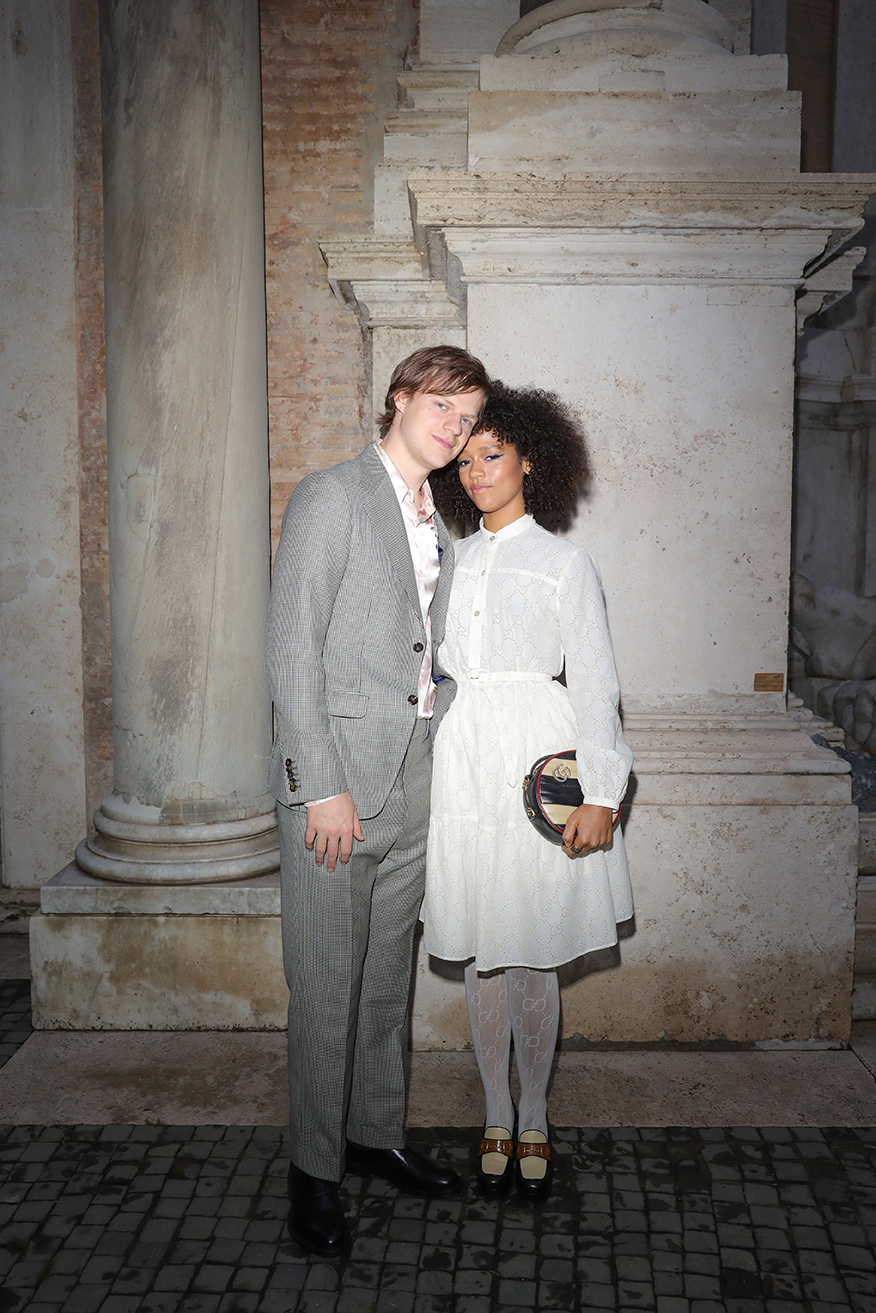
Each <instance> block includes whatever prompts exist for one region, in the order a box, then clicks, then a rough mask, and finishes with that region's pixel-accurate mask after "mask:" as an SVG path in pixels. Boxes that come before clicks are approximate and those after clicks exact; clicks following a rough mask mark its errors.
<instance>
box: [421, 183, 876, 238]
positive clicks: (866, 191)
mask: <svg viewBox="0 0 876 1313" xmlns="http://www.w3.org/2000/svg"><path fill="white" fill-rule="evenodd" d="M408 189H409V192H410V195H411V208H412V213H413V219H414V229H415V238H416V243H417V245H418V246H419V248H420V249H421V250H422V249H424V244H425V230H426V229H428V228H434V227H440V228H447V227H462V228H475V227H477V228H494V227H496V226H497V220H498V221H499V222H500V223H501V226H503V227H512V228H532V227H538V228H581V227H605V228H617V227H623V228H627V227H631V228H635V227H655V226H656V227H668V228H674V227H678V226H682V227H685V228H700V229H713V228H737V227H738V228H770V229H783V230H793V229H797V228H807V229H811V228H818V229H822V230H828V231H830V230H839V232H838V235H837V237H836V241H840V240H844V239H845V238H847V237H848V236H849V235H850V234H851V233H853V232H855V231H857V229H858V228H859V227H860V226H861V222H862V220H861V218H860V214H861V210H862V209H863V206H864V202H865V201H866V200H867V198H868V197H869V196H870V195H871V194H872V193H873V192H874V191H876V175H874V174H859V173H852V174H842V173H836V174H833V173H829V174H818V173H811V174H799V175H796V176H794V177H792V178H786V179H782V178H764V179H752V178H733V177H728V178H707V177H677V178H668V177H662V176H655V175H652V174H638V175H634V174H579V175H575V176H569V175H564V176H558V175H553V176H550V175H544V176H537V175H534V174H476V173H469V172H467V171H465V170H462V169H458V170H456V169H444V170H441V171H438V170H425V169H412V170H411V172H410V173H409V174H408Z"/></svg>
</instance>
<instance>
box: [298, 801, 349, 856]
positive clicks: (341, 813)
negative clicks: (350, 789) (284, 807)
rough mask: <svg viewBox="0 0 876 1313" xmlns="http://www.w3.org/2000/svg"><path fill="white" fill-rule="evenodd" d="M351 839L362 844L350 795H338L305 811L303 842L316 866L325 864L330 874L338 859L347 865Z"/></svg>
mask: <svg viewBox="0 0 876 1313" xmlns="http://www.w3.org/2000/svg"><path fill="white" fill-rule="evenodd" d="M354 839H358V840H359V842H360V843H361V841H362V826H361V825H360V824H359V814H358V812H357V811H356V808H355V807H354V806H353V799H352V798H351V797H350V795H349V793H339V794H338V796H337V797H336V798H329V800H328V802H317V803H314V805H313V806H312V807H308V808H307V832H306V833H305V835H304V842H305V844H306V846H307V848H308V849H309V850H310V851H311V852H313V853H314V856H315V857H316V864H317V866H322V864H323V862H325V868H326V870H327V871H333V870H334V869H335V866H336V865H337V863H338V859H339V858H340V860H341V861H342V862H348V861H349V860H350V853H351V852H352V851H353V840H354Z"/></svg>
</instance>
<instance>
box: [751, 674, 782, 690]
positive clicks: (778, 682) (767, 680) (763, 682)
mask: <svg viewBox="0 0 876 1313" xmlns="http://www.w3.org/2000/svg"><path fill="white" fill-rule="evenodd" d="M754 691H755V693H784V691H785V676H784V675H755V677H754Z"/></svg>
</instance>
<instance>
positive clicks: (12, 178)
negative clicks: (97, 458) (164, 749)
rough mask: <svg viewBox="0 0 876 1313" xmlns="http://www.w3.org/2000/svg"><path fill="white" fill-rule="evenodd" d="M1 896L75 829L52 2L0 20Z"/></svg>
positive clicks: (67, 183) (62, 256)
mask: <svg viewBox="0 0 876 1313" xmlns="http://www.w3.org/2000/svg"><path fill="white" fill-rule="evenodd" d="M0 15H2V20H3V21H2V34H0V35H2V40H0V124H2V125H3V128H2V129H0V376H2V391H0V432H2V434H3V444H2V466H0V488H2V500H0V517H2V526H0V528H2V557H0V588H2V592H0V630H2V644H0V652H2V655H0V686H2V704H0V772H2V790H3V827H2V829H3V833H2V843H3V883H4V884H6V885H12V886H15V887H19V888H32V887H34V886H37V885H39V884H41V883H42V881H43V880H45V879H47V878H48V877H49V876H51V875H53V874H54V872H55V871H57V870H58V868H59V867H60V866H62V865H63V864H64V862H65V861H67V860H68V858H69V854H70V852H71V851H72V848H73V847H74V846H75V844H76V842H77V841H78V839H79V838H81V836H82V833H83V831H84V829H85V822H86V812H85V771H84V765H83V761H84V742H83V718H82V685H81V622H80V610H79V595H80V547H79V495H78V475H79V449H78V415H77V400H76V398H77V383H76V378H77V360H76V334H75V323H76V286H75V255H74V214H73V74H72V61H71V56H70V13H69V5H68V4H67V3H66V2H65V0H40V3H36V4H28V5H25V4H22V3H19V4H15V5H12V4H9V5H4V6H3V8H2V10H0Z"/></svg>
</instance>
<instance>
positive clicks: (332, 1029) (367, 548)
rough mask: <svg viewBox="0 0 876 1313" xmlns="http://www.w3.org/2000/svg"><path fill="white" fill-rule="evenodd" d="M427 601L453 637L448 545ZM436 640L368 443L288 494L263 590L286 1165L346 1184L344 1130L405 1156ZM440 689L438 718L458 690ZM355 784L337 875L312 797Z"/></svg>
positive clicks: (438, 630)
mask: <svg viewBox="0 0 876 1313" xmlns="http://www.w3.org/2000/svg"><path fill="white" fill-rule="evenodd" d="M436 524H437V528H438V540H439V545H440V547H441V549H442V560H441V570H440V574H439V579H438V584H437V588H436V591H435V596H434V598H433V600H432V605H431V608H430V615H431V622H432V643H433V651H434V650H435V649H436V648H437V646H438V644H439V643H440V641H441V638H442V636H443V632H444V619H445V616H446V612H447V598H448V594H449V590H450V582H451V574H452V557H453V548H452V544H451V541H450V538H449V536H448V534H447V531H446V529H445V527H444V525H443V523H441V521H440V519H439V517H438V516H437V515H436ZM425 641H426V634H425V627H424V624H423V618H422V613H421V610H420V602H419V596H418V593H417V584H416V578H415V575H414V567H413V562H412V560H411V553H410V547H409V545H408V539H407V534H406V532H405V526H404V521H403V519H402V513H401V508H400V507H399V504H398V499H397V496H396V493H395V491H394V489H393V487H392V484H391V482H390V480H389V476H388V475H387V473H386V470H385V468H384V466H383V463H382V461H381V459H380V457H379V456H378V454H377V452H376V451H375V449H374V447H373V446H371V445H369V446H368V447H366V448H365V450H364V451H363V452H361V453H360V455H359V456H357V457H356V458H355V460H351V461H347V462H345V463H344V464H343V465H336V466H334V467H333V468H331V469H328V470H323V471H321V472H319V473H317V474H311V475H308V476H307V477H306V478H305V479H303V480H302V481H301V483H300V484H299V485H298V487H297V488H296V489H295V491H294V492H293V494H292V496H291V498H290V500H289V505H288V506H287V508H286V514H285V516H284V518H283V529H282V533H281V536H280V543H279V546H278V548H277V556H276V560H275V563H274V576H273V582H272V586H271V609H270V615H269V621H268V642H267V666H268V675H269V679H270V682H271V689H272V693H273V698H274V705H275V709H276V715H277V734H276V739H275V742H274V748H273V753H272V757H271V767H270V774H269V777H268V787H269V788H270V790H271V792H272V793H273V794H274V796H275V797H276V798H277V801H278V802H279V803H280V804H281V805H280V806H279V807H278V809H277V812H278V820H279V826H280V857H281V892H282V913H283V955H284V964H285V969H286V979H287V982H288V984H289V991H290V1002H289V1094H290V1131H291V1138H292V1160H293V1162H295V1163H296V1165H297V1166H298V1167H300V1168H301V1169H302V1170H303V1171H305V1172H309V1173H310V1175H312V1176H318V1177H321V1178H324V1179H328V1180H339V1179H340V1177H341V1175H342V1174H343V1168H344V1143H345V1139H346V1138H349V1139H351V1140H354V1141H356V1142H357V1143H360V1144H366V1145H369V1146H372V1147H374V1148H387V1149H399V1148H402V1147H403V1143H404V1140H403V1119H404V1083H405V1049H406V1042H407V1014H408V997H409V988H410V976H411V965H412V946H413V931H414V925H415V922H416V917H417V913H418V911H419V907H420V903H421V900H422V896H423V882H424V871H425V846H426V832H427V829H428V814H429V786H430V776H431V741H430V737H429V722H428V721H422V720H420V721H418V720H417V683H418V677H419V671H420V666H421V664H422V654H423V649H424V644H425ZM454 691H455V690H454V686H453V684H452V681H450V680H444V681H442V682H441V683H439V685H438V688H437V692H436V704H435V714H434V718H433V722H432V724H433V725H434V724H437V722H438V720H439V719H440V716H441V715H442V714H443V712H444V711H445V710H446V708H447V706H448V705H449V703H450V700H451V699H452V697H453V693H454ZM345 790H348V791H349V792H350V794H351V796H352V798H353V802H354V804H355V806H356V809H357V811H358V814H359V819H360V822H361V824H362V831H363V834H364V842H361V843H360V842H358V841H356V840H354V841H353V856H352V857H351V858H350V861H349V862H348V863H346V864H342V863H341V862H338V864H337V866H336V869H335V870H334V872H332V873H331V874H330V873H329V872H328V871H327V870H326V868H325V866H322V867H319V866H317V865H316V862H315V860H314V857H313V854H312V853H309V852H308V851H307V850H306V848H305V846H304V832H305V829H306V825H307V814H306V808H305V807H304V805H303V804H304V803H306V802H308V801H314V800H318V799H322V798H329V797H332V796H334V795H335V794H338V793H343V792H344V791H345Z"/></svg>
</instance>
